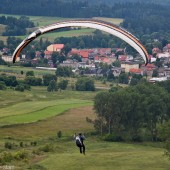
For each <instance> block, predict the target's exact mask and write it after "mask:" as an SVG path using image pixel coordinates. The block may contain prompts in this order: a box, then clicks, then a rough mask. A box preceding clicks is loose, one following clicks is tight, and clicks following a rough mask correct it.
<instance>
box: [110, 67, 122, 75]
mask: <svg viewBox="0 0 170 170" xmlns="http://www.w3.org/2000/svg"><path fill="white" fill-rule="evenodd" d="M111 70H112V72H113V75H114V76H115V77H119V75H120V73H121V72H123V70H122V68H121V67H112V68H111Z"/></svg>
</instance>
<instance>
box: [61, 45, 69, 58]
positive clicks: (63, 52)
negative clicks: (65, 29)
mask: <svg viewBox="0 0 170 170" xmlns="http://www.w3.org/2000/svg"><path fill="white" fill-rule="evenodd" d="M70 51H71V46H70V44H69V43H67V44H66V45H65V46H64V48H63V49H62V50H61V54H63V55H64V56H67V55H68V53H69V52H70Z"/></svg>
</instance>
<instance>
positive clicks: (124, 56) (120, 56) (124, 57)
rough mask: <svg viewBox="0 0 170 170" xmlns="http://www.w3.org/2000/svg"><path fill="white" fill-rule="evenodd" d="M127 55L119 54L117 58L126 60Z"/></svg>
mask: <svg viewBox="0 0 170 170" xmlns="http://www.w3.org/2000/svg"><path fill="white" fill-rule="evenodd" d="M126 59H127V56H126V55H119V60H120V61H126Z"/></svg>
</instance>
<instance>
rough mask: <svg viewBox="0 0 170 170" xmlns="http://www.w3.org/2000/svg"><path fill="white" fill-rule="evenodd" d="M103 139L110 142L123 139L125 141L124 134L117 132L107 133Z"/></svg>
mask: <svg viewBox="0 0 170 170" xmlns="http://www.w3.org/2000/svg"><path fill="white" fill-rule="evenodd" d="M103 139H104V140H105V141H109V142H121V141H123V138H122V136H120V135H117V134H107V135H105V136H104V137H103Z"/></svg>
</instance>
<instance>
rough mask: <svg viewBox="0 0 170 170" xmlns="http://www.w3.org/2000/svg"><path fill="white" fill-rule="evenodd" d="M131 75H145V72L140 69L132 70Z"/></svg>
mask: <svg viewBox="0 0 170 170" xmlns="http://www.w3.org/2000/svg"><path fill="white" fill-rule="evenodd" d="M129 73H131V74H137V75H143V71H142V70H141V69H139V68H131V69H130V70H129Z"/></svg>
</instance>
